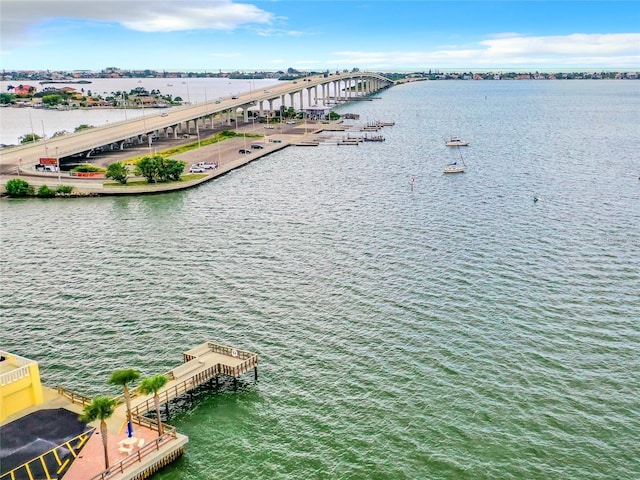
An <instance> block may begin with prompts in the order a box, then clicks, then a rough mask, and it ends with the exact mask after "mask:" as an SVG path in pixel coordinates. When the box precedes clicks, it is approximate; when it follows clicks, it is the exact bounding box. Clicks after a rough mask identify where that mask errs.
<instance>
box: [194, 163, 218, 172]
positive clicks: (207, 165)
mask: <svg viewBox="0 0 640 480" xmlns="http://www.w3.org/2000/svg"><path fill="white" fill-rule="evenodd" d="M198 167H200V168H204V169H205V170H213V169H215V168H218V164H217V163H216V162H200V163H198Z"/></svg>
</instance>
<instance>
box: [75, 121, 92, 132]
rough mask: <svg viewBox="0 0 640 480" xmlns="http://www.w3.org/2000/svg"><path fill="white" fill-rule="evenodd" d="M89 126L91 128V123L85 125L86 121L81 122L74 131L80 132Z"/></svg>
mask: <svg viewBox="0 0 640 480" xmlns="http://www.w3.org/2000/svg"><path fill="white" fill-rule="evenodd" d="M89 128H93V125H87V124H86V123H83V124H82V125H78V126H77V127H76V128H75V130H74V132H81V131H83V130H87V129H89Z"/></svg>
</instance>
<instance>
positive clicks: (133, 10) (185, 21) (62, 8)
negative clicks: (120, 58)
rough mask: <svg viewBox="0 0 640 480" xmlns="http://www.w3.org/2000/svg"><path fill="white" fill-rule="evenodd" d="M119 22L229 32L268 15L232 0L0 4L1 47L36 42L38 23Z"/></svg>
mask: <svg viewBox="0 0 640 480" xmlns="http://www.w3.org/2000/svg"><path fill="white" fill-rule="evenodd" d="M58 18H67V19H77V20H90V21H100V22H113V23H119V24H121V25H123V26H125V27H126V28H129V29H131V30H137V31H141V32H172V31H179V30H197V29H211V30H223V31H224V30H227V31H228V30H233V29H236V28H238V27H240V26H243V25H247V24H266V25H269V24H271V23H272V22H273V21H274V19H275V17H274V15H273V14H271V13H269V12H267V11H265V10H261V9H260V8H258V7H256V6H254V5H250V4H247V3H233V1H232V0H170V1H169V0H146V1H135V0H134V1H127V0H100V1H93V0H92V1H82V0H2V15H1V22H2V23H1V27H2V28H1V30H2V44H3V49H8V48H11V47H13V46H16V45H24V44H28V43H32V42H35V41H37V35H36V32H35V29H36V27H37V26H38V25H42V24H44V23H45V22H47V21H49V20H52V19H58Z"/></svg>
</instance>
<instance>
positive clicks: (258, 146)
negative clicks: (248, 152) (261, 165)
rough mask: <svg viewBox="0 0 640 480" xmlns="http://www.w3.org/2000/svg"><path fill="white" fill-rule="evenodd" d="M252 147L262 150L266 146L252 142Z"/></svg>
mask: <svg viewBox="0 0 640 480" xmlns="http://www.w3.org/2000/svg"><path fill="white" fill-rule="evenodd" d="M251 148H253V149H256V150H260V149H262V148H264V147H263V146H262V145H260V144H258V143H252V144H251Z"/></svg>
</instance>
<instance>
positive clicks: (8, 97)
mask: <svg viewBox="0 0 640 480" xmlns="http://www.w3.org/2000/svg"><path fill="white" fill-rule="evenodd" d="M14 98H16V96H15V95H14V94H13V93H0V103H2V104H3V105H8V104H10V103H11V102H13V99H14Z"/></svg>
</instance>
